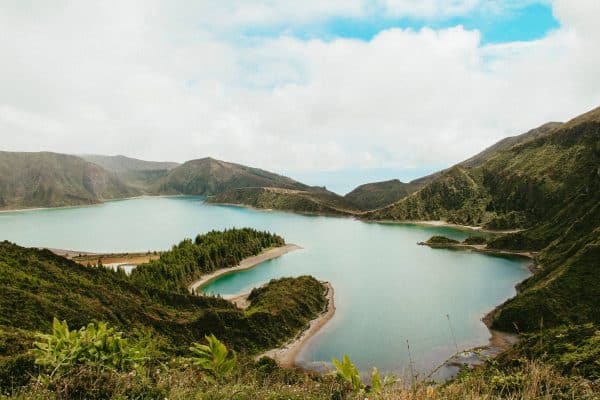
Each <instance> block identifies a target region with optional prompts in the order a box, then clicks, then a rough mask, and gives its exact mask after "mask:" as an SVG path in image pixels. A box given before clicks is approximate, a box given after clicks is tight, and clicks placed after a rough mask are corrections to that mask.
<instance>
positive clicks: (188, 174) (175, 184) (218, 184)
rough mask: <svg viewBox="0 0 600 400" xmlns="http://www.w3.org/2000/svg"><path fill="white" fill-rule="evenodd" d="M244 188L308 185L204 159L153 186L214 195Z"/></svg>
mask: <svg viewBox="0 0 600 400" xmlns="http://www.w3.org/2000/svg"><path fill="white" fill-rule="evenodd" d="M245 187H278V188H283V189H295V190H304V189H307V188H308V186H307V185H304V184H302V183H300V182H296V181H294V180H293V179H290V178H288V177H285V176H281V175H277V174H274V173H272V172H268V171H265V170H262V169H258V168H252V167H247V166H244V165H240V164H234V163H229V162H225V161H219V160H215V159H213V158H210V157H207V158H201V159H198V160H192V161H188V162H186V163H184V164H182V165H180V166H178V167H176V168H174V169H172V170H171V171H170V172H169V173H168V174H167V176H166V177H164V178H162V179H160V180H159V181H158V182H156V184H155V185H154V186H153V189H152V190H153V192H155V193H178V194H190V195H213V194H217V193H221V192H224V191H226V190H230V189H238V188H245Z"/></svg>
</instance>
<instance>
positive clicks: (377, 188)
mask: <svg viewBox="0 0 600 400" xmlns="http://www.w3.org/2000/svg"><path fill="white" fill-rule="evenodd" d="M419 187H420V185H418V184H412V183H404V182H401V181H399V180H398V179H392V180H389V181H383V182H373V183H367V184H364V185H360V186H358V187H357V188H356V189H354V190H352V191H351V192H350V193H348V194H346V195H345V196H344V198H345V199H346V200H348V201H349V202H350V203H352V204H355V205H356V206H357V207H358V208H360V209H361V210H373V209H376V208H381V207H385V206H387V205H389V204H392V203H395V202H397V201H398V200H400V199H403V198H405V197H406V196H408V195H409V194H411V193H413V192H415V191H416V190H417V189H419Z"/></svg>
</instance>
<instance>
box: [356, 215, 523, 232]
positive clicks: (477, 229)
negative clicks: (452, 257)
mask: <svg viewBox="0 0 600 400" xmlns="http://www.w3.org/2000/svg"><path fill="white" fill-rule="evenodd" d="M358 220H360V221H362V222H367V223H376V224H399V225H420V226H435V227H443V228H456V229H461V230H467V231H475V232H484V233H497V234H501V233H516V232H520V231H522V229H505V230H496V229H485V228H483V227H481V226H472V225H459V224H453V223H450V222H446V221H442V220H435V221H420V220H400V221H396V220H393V219H382V220H365V219H360V218H358Z"/></svg>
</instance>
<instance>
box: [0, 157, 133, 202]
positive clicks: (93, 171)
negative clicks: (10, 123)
mask: <svg viewBox="0 0 600 400" xmlns="http://www.w3.org/2000/svg"><path fill="white" fill-rule="evenodd" d="M138 194H140V192H139V191H138V190H137V189H136V188H133V187H131V186H129V185H127V184H126V183H124V182H123V181H122V180H120V179H119V178H118V177H117V176H116V175H114V174H112V173H110V172H108V171H106V170H105V169H103V168H102V167H100V166H98V165H96V164H93V163H91V162H88V161H85V160H83V159H81V158H79V157H76V156H70V155H66V154H57V153H48V152H40V153H13V152H5V151H3V152H0V209H13V208H32V207H60V206H70V205H82V204H94V203H99V202H102V201H104V200H110V199H117V198H124V197H131V196H136V195H138Z"/></svg>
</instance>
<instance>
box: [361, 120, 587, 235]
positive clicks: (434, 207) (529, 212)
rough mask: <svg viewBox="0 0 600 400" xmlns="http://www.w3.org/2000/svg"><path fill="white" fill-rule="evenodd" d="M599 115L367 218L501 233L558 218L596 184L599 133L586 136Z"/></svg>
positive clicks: (447, 175) (535, 135) (492, 157)
mask: <svg viewBox="0 0 600 400" xmlns="http://www.w3.org/2000/svg"><path fill="white" fill-rule="evenodd" d="M597 114H599V112H598V109H596V110H594V111H592V112H590V113H588V114H586V116H585V118H588V119H589V118H591V120H590V121H591V122H585V121H587V119H581V118H584V117H583V116H582V117H579V118H578V119H576V120H573V121H571V122H569V123H568V124H565V125H562V126H559V127H558V128H554V129H549V130H545V131H544V130H543V129H541V130H534V131H531V132H532V133H528V134H526V136H525V137H521V139H523V138H528V139H527V140H520V141H519V144H517V145H514V146H512V147H510V148H508V149H504V150H502V149H501V150H498V151H496V152H495V153H494V154H488V155H482V154H483V153H480V155H478V156H476V157H474V158H472V159H470V160H471V161H469V162H465V163H464V164H460V165H457V166H454V167H452V168H450V169H448V170H445V171H442V172H441V173H440V174H439V175H438V176H437V177H435V178H433V179H432V180H431V181H430V182H428V183H427V184H425V186H424V187H423V188H422V189H420V190H419V191H417V192H415V193H413V194H412V195H410V196H408V197H406V198H404V199H402V200H400V201H398V202H396V203H395V204H393V205H390V206H388V207H385V208H382V209H380V210H375V211H373V212H370V213H366V214H365V217H366V218H369V219H390V220H409V219H436V220H437V219H442V220H446V221H448V222H453V223H459V224H468V225H483V226H486V227H489V228H499V229H500V228H502V229H504V228H524V227H530V226H532V225H533V224H535V223H537V222H539V221H541V220H543V219H545V218H549V217H550V216H551V215H553V214H555V213H556V212H558V211H559V210H560V209H561V208H562V206H563V205H564V204H565V202H566V201H567V199H569V198H570V197H571V195H572V194H573V193H577V192H579V191H580V190H582V187H587V186H589V185H590V184H593V183H594V177H593V175H594V174H593V171H594V168H595V167H594V165H596V164H595V163H596V162H597V154H596V150H595V146H596V143H597V140H598V139H597V133H594V132H593V131H592V132H591V133H590V132H588V131H587V130H586V129H588V127H587V125H586V124H588V123H590V124H592V125H593V124H595V123H597V121H595V120H594V116H595V115H597ZM570 127H571V128H570ZM573 128H575V129H573ZM590 129H592V130H593V128H590ZM540 132H541V134H540ZM483 159H487V161H483ZM469 164H471V165H477V166H475V167H468V165H469Z"/></svg>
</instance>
